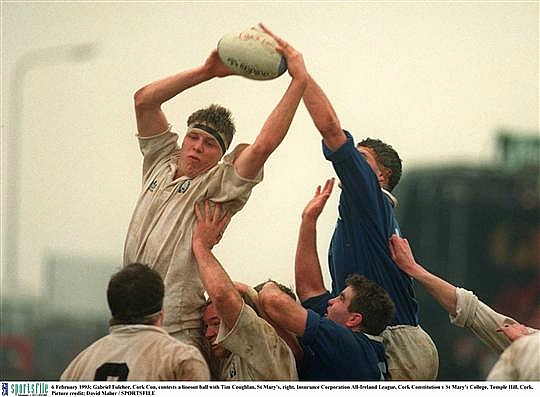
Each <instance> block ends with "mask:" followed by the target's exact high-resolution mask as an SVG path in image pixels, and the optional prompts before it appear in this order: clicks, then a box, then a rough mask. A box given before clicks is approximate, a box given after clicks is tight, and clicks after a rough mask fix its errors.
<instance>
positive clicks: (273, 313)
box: [259, 281, 307, 358]
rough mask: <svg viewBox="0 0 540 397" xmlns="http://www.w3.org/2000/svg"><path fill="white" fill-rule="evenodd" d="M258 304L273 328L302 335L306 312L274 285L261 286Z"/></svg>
mask: <svg viewBox="0 0 540 397" xmlns="http://www.w3.org/2000/svg"><path fill="white" fill-rule="evenodd" d="M259 303H260V304H261V307H262V309H263V310H264V313H265V315H266V316H267V317H269V319H270V321H271V323H272V324H273V325H274V326H277V327H279V328H282V329H284V330H286V331H288V332H291V333H292V334H294V335H296V336H302V335H304V331H305V329H306V321H307V310H306V309H305V308H303V307H302V306H300V304H298V302H296V301H295V300H293V299H292V298H291V297H290V296H289V295H287V294H286V293H285V292H283V291H281V290H280V289H279V287H278V286H277V285H276V284H274V283H273V282H271V281H270V282H267V283H266V284H265V285H264V286H263V288H262V290H261V292H259ZM289 346H290V345H289ZM293 352H294V349H293ZM297 354H298V352H297ZM297 354H295V357H297V358H298V356H297Z"/></svg>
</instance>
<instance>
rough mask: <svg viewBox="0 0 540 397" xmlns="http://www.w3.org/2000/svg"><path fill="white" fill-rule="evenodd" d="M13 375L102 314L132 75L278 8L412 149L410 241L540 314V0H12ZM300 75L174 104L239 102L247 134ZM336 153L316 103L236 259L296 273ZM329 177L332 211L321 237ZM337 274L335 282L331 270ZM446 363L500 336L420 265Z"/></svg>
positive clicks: (146, 78)
mask: <svg viewBox="0 0 540 397" xmlns="http://www.w3.org/2000/svg"><path fill="white" fill-rule="evenodd" d="M0 7H1V24H2V26H1V29H2V36H1V46H2V49H1V53H2V57H1V71H2V73H1V84H2V90H1V92H2V104H1V106H2V111H1V118H2V120H1V127H2V135H1V150H2V151H1V153H2V159H1V192H2V201H1V220H2V224H1V234H2V238H1V253H2V263H1V312H0V323H1V326H0V331H1V334H0V366H1V367H0V378H2V379H5V380H8V379H12V380H15V379H19V380H31V379H33V380H55V379H58V377H59V375H60V373H61V372H62V371H63V369H64V368H65V367H66V365H67V364H68V363H69V362H70V361H71V359H72V358H73V357H74V356H75V355H76V354H77V353H78V352H79V351H80V350H82V349H83V348H84V347H86V346H87V345H88V344H90V343H91V342H92V341H94V340H95V339H97V338H99V337H101V336H103V335H104V334H105V333H107V322H108V317H109V313H108V310H107V304H106V300H105V289H106V285H107V282H108V279H109V277H110V275H111V274H112V273H113V272H115V271H116V270H118V269H119V267H120V266H121V264H122V252H123V243H124V237H125V232H126V230H127V226H128V223H129V220H130V216H131V211H132V210H133V208H134V205H135V202H136V199H137V196H138V193H139V189H140V181H141V156H140V153H139V151H138V146H137V142H136V139H135V133H136V127H135V117H134V112H133V94H134V92H135V91H136V90H137V89H138V88H140V87H141V86H143V85H144V84H146V83H148V82H151V81H153V80H156V79H158V78H162V77H165V76H168V75H170V74H173V73H175V72H177V71H180V70H183V69H187V68H191V67H194V66H197V65H199V64H201V63H203V62H204V60H205V59H206V57H207V55H208V54H209V53H210V51H211V49H212V48H214V47H215V45H216V43H217V41H218V40H219V38H220V37H221V36H222V35H223V34H225V33H227V32H229V31H238V30H243V29H245V28H248V27H250V26H253V25H255V24H256V23H257V22H259V21H262V22H265V23H266V24H267V25H268V26H269V27H270V28H271V29H272V30H274V31H275V32H276V33H278V34H279V35H281V36H282V37H284V38H285V39H286V40H287V41H289V42H290V43H291V44H292V45H293V46H295V47H296V48H297V49H298V50H299V51H301V52H302V53H303V55H304V58H305V62H306V65H307V67H308V70H309V72H310V73H311V74H312V75H313V76H314V78H315V79H316V80H317V81H318V82H319V84H320V85H321V86H322V87H323V89H324V90H325V91H326V93H327V95H328V97H329V98H330V99H331V101H332V103H333V105H334V107H335V108H336V111H337V113H338V114H339V115H340V119H341V122H342V125H343V127H344V128H346V129H348V130H350V131H351V132H352V134H353V135H354V136H355V138H356V139H362V138H364V137H367V136H369V137H378V138H380V139H382V140H384V141H386V142H389V143H391V144H392V145H393V146H394V148H396V150H397V151H398V152H399V153H400V156H401V157H402V159H403V160H404V176H403V179H402V182H401V183H400V185H399V186H398V187H397V188H396V190H395V193H396V195H397V197H398V199H399V200H400V203H399V205H398V207H397V215H398V218H399V220H400V223H401V227H402V231H403V232H404V234H405V235H406V236H407V237H408V238H409V240H410V242H411V244H412V247H413V250H414V252H415V256H416V257H417V259H418V261H419V262H421V263H423V264H424V265H425V266H426V267H428V268H429V269H431V270H432V271H433V272H435V273H436V274H438V275H440V276H442V277H444V278H445V279H447V280H449V281H450V282H452V283H454V284H457V285H461V286H463V287H465V288H468V289H472V290H474V291H475V292H476V294H477V295H478V296H479V297H480V298H481V299H482V300H484V301H485V302H487V303H489V304H490V305H492V306H493V307H494V308H496V309H497V310H499V311H502V312H503V313H505V314H508V315H510V316H512V317H514V318H515V319H517V320H519V321H521V322H524V323H526V324H528V325H530V326H534V327H540V222H539V219H540V213H539V211H540V210H539V203H540V182H539V179H540V177H539V167H540V165H539V163H540V159H539V156H540V144H539V130H540V127H539V65H538V59H539V31H538V27H539V22H538V21H539V13H538V3H537V2H517V1H516V2H504V3H503V2H489V1H486V2H475V3H472V2H471V3H469V2H459V3H450V2H429V3H427V2H399V1H396V2H393V3H391V2H380V3H378V2H331V3H330V2H324V3H323V2H294V1H291V2H287V3H272V2H257V1H251V2H215V3H214V2H203V3H200V4H199V3H196V2H129V1H124V2H114V1H111V2H95V3H94V2H77V1H73V2H69V3H64V2H54V3H53V2H50V3H49V2H12V3H9V2H2V3H1V4H0ZM289 81H290V78H289V76H288V75H287V74H285V75H283V76H281V77H280V78H279V79H276V80H273V81H266V82H260V81H251V80H247V79H244V78H241V77H237V76H234V77H228V78H225V79H218V80H214V81H210V82H207V83H205V84H203V85H200V86H197V87H195V88H192V89H191V90H189V91H187V92H185V93H184V94H183V95H180V96H178V97H177V98H175V99H173V100H171V101H170V102H168V103H166V104H165V105H164V110H165V112H166V114H167V115H168V117H169V121H170V122H171V123H172V124H173V125H174V127H175V129H176V131H178V132H179V133H180V134H182V133H183V132H184V129H185V121H186V119H187V117H188V115H189V114H191V113H192V112H193V111H194V110H196V109H198V108H201V107H204V106H207V105H209V104H210V103H220V104H222V105H224V106H227V107H229V108H230V109H231V111H232V113H233V114H234V116H235V119H236V124H237V131H238V132H237V135H236V137H235V139H234V141H233V143H240V142H252V141H253V140H254V139H255V137H256V136H257V134H258V132H259V130H260V128H261V127H262V125H263V123H264V120H265V118H266V117H267V115H268V114H269V113H270V111H271V110H272V109H273V107H274V106H275V104H276V103H277V102H278V101H279V99H280V97H281V95H282V94H283V92H284V91H285V89H286V87H287V85H288V83H289ZM333 175H334V173H333V170H332V168H331V166H330V165H329V164H328V163H327V162H326V160H324V158H323V156H322V154H321V148H320V138H319V135H318V133H317V131H316V130H315V129H314V127H313V124H312V122H311V119H310V118H309V115H308V113H307V111H306V110H305V108H304V107H303V105H300V108H299V110H298V112H297V115H296V117H295V120H294V121H293V124H292V126H291V129H290V132H289V134H288V136H287V138H286V139H285V141H284V142H283V144H282V145H281V146H280V147H279V148H278V150H277V151H276V152H275V153H274V154H273V156H272V157H271V158H270V160H269V161H268V162H267V166H266V169H265V180H264V181H263V182H262V183H261V184H260V185H259V186H257V187H256V188H255V189H254V191H253V194H252V196H251V198H250V200H249V202H248V203H247V205H246V206H245V208H244V209H243V210H242V211H241V212H240V213H239V214H237V215H236V216H235V218H234V219H233V221H232V222H231V224H230V226H229V228H228V230H227V233H226V234H225V236H224V238H223V240H222V242H221V243H220V245H219V246H218V247H217V248H216V250H215V252H216V255H217V257H218V258H219V259H220V260H221V262H222V263H223V265H224V266H225V268H226V269H227V270H228V271H229V273H230V275H231V277H232V278H233V279H236V280H239V281H243V282H247V283H251V284H257V283H259V282H261V281H263V280H266V279H268V278H270V277H271V278H273V279H276V280H278V281H280V282H282V283H284V284H287V285H291V286H293V260H294V251H295V245H296V238H297V232H298V226H299V220H300V213H301V211H302V209H303V207H304V205H305V204H306V203H307V201H308V200H309V199H310V198H311V197H312V194H313V192H314V189H315V187H316V186H317V185H318V184H321V183H323V182H324V181H325V179H327V178H329V177H332V176H333ZM338 193H339V192H337V191H336V192H334V194H333V195H332V197H331V198H330V201H329V203H328V205H327V208H326V209H325V211H324V213H323V214H322V215H321V218H320V221H319V232H318V244H319V254H320V257H321V261H322V263H323V265H324V266H325V268H324V270H325V272H324V276H325V280H326V281H327V282H328V281H329V274H328V271H327V269H326V252H327V248H328V243H329V240H330V236H331V233H332V231H333V226H334V223H335V220H336V217H337V198H338ZM328 285H329V283H328ZM417 294H418V298H419V300H420V304H421V312H420V316H421V321H422V324H423V326H424V328H426V329H427V330H428V332H429V333H430V334H431V335H432V337H433V339H434V340H435V343H436V344H437V347H438V349H439V353H440V361H441V368H440V371H439V372H440V374H439V379H440V380H469V379H478V380H480V379H484V378H485V376H486V374H487V371H488V370H489V368H490V367H491V365H492V364H493V362H494V361H495V359H496V357H495V356H494V355H493V354H492V353H490V352H489V351H488V350H487V349H486V348H484V347H483V346H482V345H481V343H480V342H478V341H477V340H476V339H475V338H474V337H473V336H472V334H471V333H470V332H469V331H467V330H463V329H458V328H456V327H453V326H451V325H450V324H449V321H448V317H447V315H446V314H445V312H443V310H442V309H441V308H439V307H438V306H437V305H436V304H435V303H434V301H433V300H432V299H431V298H430V297H429V296H427V295H426V294H425V293H424V291H423V290H422V289H421V287H420V286H418V287H417Z"/></svg>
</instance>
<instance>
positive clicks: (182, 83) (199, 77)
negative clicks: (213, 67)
mask: <svg viewBox="0 0 540 397" xmlns="http://www.w3.org/2000/svg"><path fill="white" fill-rule="evenodd" d="M213 77H215V76H214V75H213V74H212V72H211V71H210V69H209V68H208V67H206V66H205V65H201V66H197V67H195V68H192V69H189V70H185V71H182V72H180V73H176V74H174V75H172V76H169V77H166V78H164V79H161V80H157V81H154V82H152V83H150V84H148V85H145V86H144V87H142V88H141V89H139V90H138V91H137V92H136V93H135V107H136V108H156V107H159V106H160V105H161V104H162V103H164V102H166V101H168V100H169V99H171V98H173V97H175V96H176V95H178V94H180V93H181V92H182V91H185V90H187V89H188V88H191V87H193V86H196V85H197V84H200V83H202V82H204V81H207V80H210V79H211V78H213Z"/></svg>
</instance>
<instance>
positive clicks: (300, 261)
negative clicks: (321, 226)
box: [294, 217, 325, 302]
mask: <svg viewBox="0 0 540 397" xmlns="http://www.w3.org/2000/svg"><path fill="white" fill-rule="evenodd" d="M294 263H295V265H294V276H295V284H296V293H297V294H298V298H299V299H300V301H301V302H303V301H305V300H306V299H308V298H310V297H312V296H316V295H319V294H321V293H323V292H324V291H325V288H324V280H323V276H322V271H321V264H320V262H319V255H318V253H317V220H316V219H313V218H310V217H302V223H301V224H300V232H299V234H298V244H297V246H296V257H295V262H294Z"/></svg>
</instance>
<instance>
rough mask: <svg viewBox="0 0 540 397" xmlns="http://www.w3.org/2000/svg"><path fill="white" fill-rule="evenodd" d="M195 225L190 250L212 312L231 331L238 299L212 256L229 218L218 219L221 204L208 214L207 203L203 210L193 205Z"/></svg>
mask: <svg viewBox="0 0 540 397" xmlns="http://www.w3.org/2000/svg"><path fill="white" fill-rule="evenodd" d="M195 215H196V217H197V225H196V226H195V228H194V230H193V237H192V250H193V254H194V256H195V259H196V261H197V266H198V269H199V275H200V277H201V281H202V283H203V285H204V288H205V289H206V292H207V293H208V296H209V298H210V299H211V300H212V302H213V303H214V304H215V305H216V310H217V312H218V314H219V317H220V318H221V321H223V322H224V323H225V325H226V326H227V328H228V329H232V328H233V327H234V324H235V323H236V320H237V319H238V316H239V315H240V311H241V310H242V305H243V301H242V297H241V296H240V294H239V293H238V291H237V289H236V287H235V284H234V283H233V281H232V280H231V279H230V277H229V275H228V274H227V272H226V271H225V269H223V267H222V266H221V264H220V263H219V261H218V260H217V259H216V257H215V256H214V254H213V253H212V248H213V247H214V245H215V244H217V243H218V242H219V240H220V239H221V235H222V233H223V230H224V229H225V227H226V225H227V223H228V222H229V220H230V216H229V215H228V214H225V215H224V216H221V204H220V203H217V204H216V206H215V209H214V211H213V213H212V211H211V209H210V205H209V202H208V201H205V202H204V207H203V209H201V208H199V204H197V205H195Z"/></svg>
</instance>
